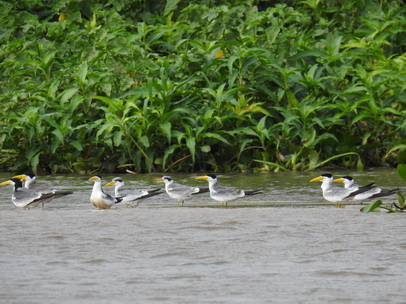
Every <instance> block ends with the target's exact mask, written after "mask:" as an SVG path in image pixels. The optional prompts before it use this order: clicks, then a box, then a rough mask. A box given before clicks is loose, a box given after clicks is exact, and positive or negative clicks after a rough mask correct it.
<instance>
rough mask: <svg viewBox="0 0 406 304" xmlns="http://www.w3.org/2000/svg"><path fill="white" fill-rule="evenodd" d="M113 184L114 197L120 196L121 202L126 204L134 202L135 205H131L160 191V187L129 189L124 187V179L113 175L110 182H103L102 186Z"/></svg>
mask: <svg viewBox="0 0 406 304" xmlns="http://www.w3.org/2000/svg"><path fill="white" fill-rule="evenodd" d="M113 185H114V186H115V187H114V196H115V197H116V198H121V199H122V201H121V202H122V203H124V204H125V205H126V206H128V205H130V204H133V203H136V205H135V206H134V205H132V206H133V207H136V206H138V203H139V202H140V201H141V200H143V199H145V198H148V197H152V196H155V195H158V194H161V193H162V192H159V190H161V189H154V190H138V189H131V188H126V187H124V181H123V179H122V178H121V177H115V178H113V179H112V181H111V182H109V183H107V184H105V185H104V186H103V187H108V186H113Z"/></svg>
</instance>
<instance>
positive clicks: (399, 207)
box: [361, 164, 406, 213]
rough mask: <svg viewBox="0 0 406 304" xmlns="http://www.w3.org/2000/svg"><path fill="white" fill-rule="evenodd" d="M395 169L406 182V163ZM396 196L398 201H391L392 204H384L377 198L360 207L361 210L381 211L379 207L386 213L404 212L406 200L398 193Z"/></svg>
mask: <svg viewBox="0 0 406 304" xmlns="http://www.w3.org/2000/svg"><path fill="white" fill-rule="evenodd" d="M397 171H398V173H399V176H400V177H401V178H402V179H403V180H404V181H405V182H406V165H404V164H399V165H398V167H397ZM396 194H397V197H398V203H397V204H396V203H392V204H390V205H389V204H386V203H382V201H381V200H377V201H376V202H373V203H370V204H368V205H367V206H365V207H362V208H361V211H362V212H364V213H368V212H376V211H381V210H380V208H381V209H384V210H387V211H388V213H394V212H406V201H405V197H404V196H403V195H402V194H401V193H400V192H398V193H396Z"/></svg>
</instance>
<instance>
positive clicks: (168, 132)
mask: <svg viewBox="0 0 406 304" xmlns="http://www.w3.org/2000/svg"><path fill="white" fill-rule="evenodd" d="M159 128H160V129H161V130H162V132H163V133H164V134H165V136H166V140H167V141H168V143H170V142H171V139H172V124H171V123H170V122H169V121H167V122H164V123H162V124H160V125H159Z"/></svg>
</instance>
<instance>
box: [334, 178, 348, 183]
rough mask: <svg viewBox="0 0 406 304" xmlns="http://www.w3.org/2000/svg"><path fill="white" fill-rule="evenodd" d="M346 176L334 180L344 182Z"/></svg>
mask: <svg viewBox="0 0 406 304" xmlns="http://www.w3.org/2000/svg"><path fill="white" fill-rule="evenodd" d="M344 181H345V180H344V178H337V179H335V180H333V182H335V183H338V182H342V183H344Z"/></svg>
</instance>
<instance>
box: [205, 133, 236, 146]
mask: <svg viewBox="0 0 406 304" xmlns="http://www.w3.org/2000/svg"><path fill="white" fill-rule="evenodd" d="M203 137H211V138H215V139H218V140H219V141H221V142H223V143H225V144H227V145H231V144H230V142H229V141H228V140H227V139H225V138H224V137H223V136H221V135H219V134H217V133H204V134H203Z"/></svg>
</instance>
